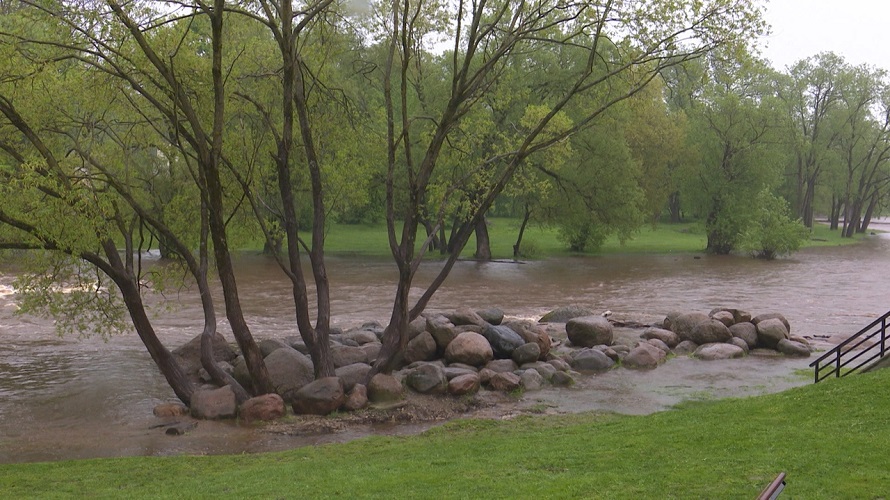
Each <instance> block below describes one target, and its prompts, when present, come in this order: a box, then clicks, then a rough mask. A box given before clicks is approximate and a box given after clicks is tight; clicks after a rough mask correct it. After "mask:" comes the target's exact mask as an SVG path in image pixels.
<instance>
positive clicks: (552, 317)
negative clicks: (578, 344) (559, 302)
mask: <svg viewBox="0 0 890 500" xmlns="http://www.w3.org/2000/svg"><path fill="white" fill-rule="evenodd" d="M594 314H596V313H594V312H593V311H592V310H590V309H588V308H586V307H581V306H566V307H557V308H556V309H554V310H552V311H550V312H548V313H547V314H545V315H544V316H542V317H541V319H539V320H538V322H539V323H565V322H567V321H568V320H570V319H572V318H580V317H582V316H593V315H594Z"/></svg>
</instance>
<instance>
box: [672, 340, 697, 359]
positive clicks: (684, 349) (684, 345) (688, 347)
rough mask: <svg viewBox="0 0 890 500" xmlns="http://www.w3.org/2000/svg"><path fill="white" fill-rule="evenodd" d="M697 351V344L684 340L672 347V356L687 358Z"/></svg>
mask: <svg viewBox="0 0 890 500" xmlns="http://www.w3.org/2000/svg"><path fill="white" fill-rule="evenodd" d="M696 349H698V344H696V343H695V342H693V341H691V340H684V341H682V342H680V343H679V344H677V347H674V354H676V355H677V356H688V355H690V354H692V353H694V352H695V350H696Z"/></svg>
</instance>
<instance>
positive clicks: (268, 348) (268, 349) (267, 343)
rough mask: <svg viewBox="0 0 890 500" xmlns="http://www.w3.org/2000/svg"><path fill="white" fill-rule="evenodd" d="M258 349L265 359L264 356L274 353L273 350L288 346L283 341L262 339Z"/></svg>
mask: <svg viewBox="0 0 890 500" xmlns="http://www.w3.org/2000/svg"><path fill="white" fill-rule="evenodd" d="M259 347H260V352H261V353H263V357H264V358H265V357H266V356H268V355H270V354H272V351H274V350H275V349H281V348H282V347H290V345H289V344H288V343H287V342H285V341H283V340H278V339H263V340H261V341H260V343H259Z"/></svg>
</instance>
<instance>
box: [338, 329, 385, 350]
mask: <svg viewBox="0 0 890 500" xmlns="http://www.w3.org/2000/svg"><path fill="white" fill-rule="evenodd" d="M343 337H344V338H346V339H349V340H351V341H353V342H355V343H356V344H358V345H359V346H363V345H365V344H370V343H373V342H379V341H380V339H378V338H377V335H376V334H375V333H374V332H373V331H371V330H363V329H359V330H351V331H348V332H346V333H344V334H343Z"/></svg>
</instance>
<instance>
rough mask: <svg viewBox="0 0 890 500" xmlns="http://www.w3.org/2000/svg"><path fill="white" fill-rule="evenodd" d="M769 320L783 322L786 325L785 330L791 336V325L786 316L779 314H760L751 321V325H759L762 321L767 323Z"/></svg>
mask: <svg viewBox="0 0 890 500" xmlns="http://www.w3.org/2000/svg"><path fill="white" fill-rule="evenodd" d="M769 319H777V320H779V321H781V322H782V324H783V325H785V330H787V331H788V334H789V335H790V334H791V323H789V322H788V320H787V319H785V316H783V315H781V314H779V313H767V314H758V315H757V316H755V317H754V318H753V319H752V320H751V323H754V325H759V324H760V323H761V322H762V321H766V320H769Z"/></svg>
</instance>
